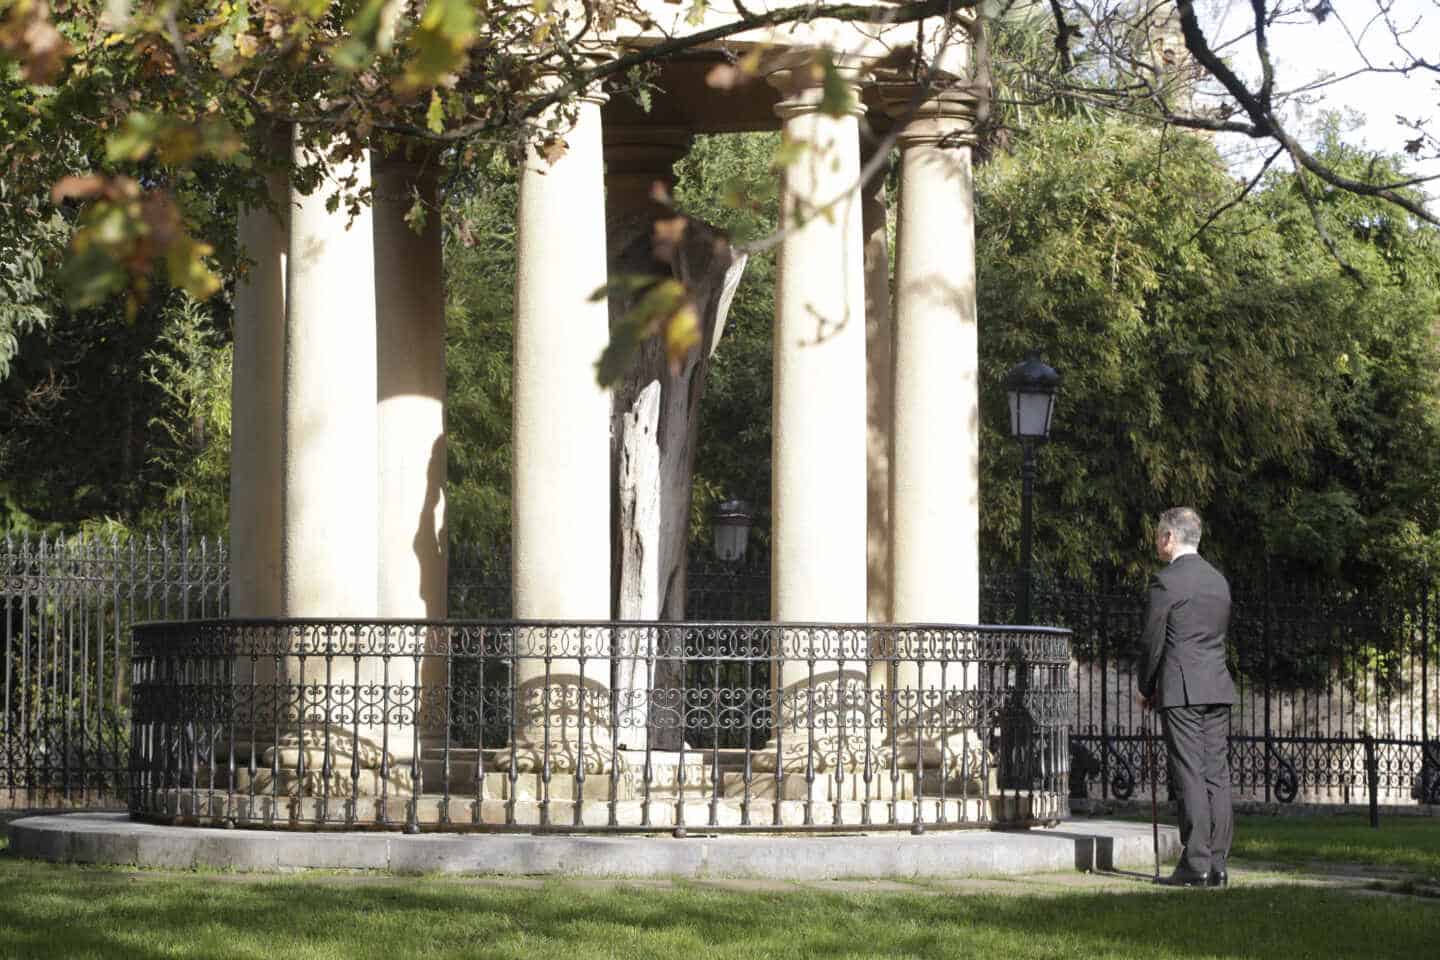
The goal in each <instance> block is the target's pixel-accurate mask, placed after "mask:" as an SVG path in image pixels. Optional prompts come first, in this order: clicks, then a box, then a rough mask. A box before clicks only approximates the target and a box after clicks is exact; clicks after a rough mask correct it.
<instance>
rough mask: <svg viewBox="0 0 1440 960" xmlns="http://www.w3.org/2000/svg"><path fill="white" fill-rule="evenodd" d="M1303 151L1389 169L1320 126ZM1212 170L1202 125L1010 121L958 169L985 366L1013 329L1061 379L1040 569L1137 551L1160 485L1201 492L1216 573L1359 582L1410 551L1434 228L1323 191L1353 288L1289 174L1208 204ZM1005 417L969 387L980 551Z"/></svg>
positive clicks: (1010, 346)
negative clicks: (977, 158)
mask: <svg viewBox="0 0 1440 960" xmlns="http://www.w3.org/2000/svg"><path fill="white" fill-rule="evenodd" d="M1162 138H1163V139H1164V143H1163V144H1162V143H1161V142H1160V141H1161V139H1162ZM1318 155H1320V156H1322V157H1323V158H1324V159H1325V162H1326V163H1327V164H1329V165H1332V166H1334V167H1335V168H1336V169H1338V170H1342V171H1344V170H1352V169H1355V168H1359V167H1368V168H1369V169H1372V170H1376V171H1384V170H1393V169H1394V168H1393V166H1391V165H1389V164H1387V163H1386V162H1384V161H1383V160H1381V159H1378V158H1374V157H1366V156H1364V155H1362V154H1359V153H1357V152H1355V151H1353V150H1349V149H1347V148H1344V147H1342V146H1340V145H1339V144H1338V143H1336V142H1334V141H1333V139H1332V140H1331V141H1330V142H1329V143H1328V144H1327V145H1326V146H1324V147H1323V148H1322V150H1321V151H1320V152H1319V154H1318ZM1300 176H1304V174H1301V175H1300ZM1161 183H1163V184H1164V185H1165V189H1159V185H1160V184H1161ZM1229 183H1230V180H1229V178H1228V176H1227V174H1226V173H1225V171H1224V169H1223V168H1222V167H1221V165H1220V164H1219V162H1218V159H1217V157H1216V155H1215V153H1214V150H1213V148H1212V147H1211V145H1210V144H1209V143H1208V142H1207V141H1206V140H1205V139H1203V138H1199V137H1195V136H1190V135H1178V136H1177V135H1175V134H1173V133H1172V134H1168V135H1166V134H1162V133H1157V132H1154V131H1151V130H1147V129H1144V128H1140V127H1136V126H1135V125H1130V124H1123V123H1118V122H1110V123H1106V124H1099V125H1097V124H1094V123H1088V122H1085V121H1077V120H1057V121H1054V122H1049V123H1044V124H1037V125H1034V126H1032V127H1030V128H1029V129H1028V131H1027V133H1026V136H1025V137H1024V138H1023V140H1020V141H1019V142H1017V144H1016V145H1015V149H1014V152H1013V153H1011V154H1004V155H1000V156H998V157H997V159H996V160H995V162H994V163H992V164H991V165H990V166H988V167H987V168H984V169H983V170H982V172H981V174H980V177H979V181H978V190H979V194H980V196H979V202H978V209H979V220H978V228H977V251H978V270H979V299H980V303H979V310H978V313H979V317H980V324H981V334H980V344H981V354H982V372H983V374H984V376H985V381H984V382H986V383H990V384H999V383H1000V382H1001V378H1002V377H1003V375H1004V372H1005V370H1006V368H1007V367H1008V366H1009V365H1010V364H1013V363H1014V362H1015V361H1016V360H1017V359H1018V358H1019V357H1020V356H1021V355H1022V354H1023V352H1024V351H1025V350H1026V349H1036V348H1038V349H1040V350H1041V351H1042V353H1043V354H1044V355H1045V357H1046V359H1047V360H1048V361H1049V362H1051V363H1052V364H1054V365H1055V366H1056V367H1057V368H1058V369H1060V370H1061V371H1062V372H1063V374H1064V376H1065V382H1064V386H1063V392H1062V398H1061V405H1060V408H1059V411H1058V412H1057V414H1056V430H1055V433H1054V442H1053V443H1051V444H1049V445H1048V446H1047V447H1045V448H1043V449H1042V450H1041V453H1040V478H1041V486H1040V489H1041V503H1042V506H1041V508H1040V509H1039V510H1038V511H1037V515H1038V517H1039V522H1040V533H1039V536H1038V537H1037V544H1038V555H1039V556H1040V557H1041V562H1042V564H1044V565H1047V566H1049V567H1050V568H1051V569H1052V570H1054V571H1056V572H1064V573H1070V574H1079V575H1089V574H1091V573H1093V572H1095V571H1097V570H1102V569H1107V568H1111V569H1120V570H1130V571H1133V570H1137V569H1143V568H1145V566H1146V565H1147V564H1148V563H1149V562H1150V556H1149V554H1150V551H1149V549H1148V541H1149V526H1148V524H1149V521H1150V518H1151V517H1152V516H1153V515H1154V514H1156V513H1158V511H1159V510H1161V509H1163V508H1164V507H1166V506H1170V505H1173V504H1175V503H1189V504H1193V505H1195V506H1196V507H1198V508H1199V509H1200V510H1201V512H1202V514H1204V515H1205V516H1206V518H1207V521H1208V522H1209V525H1210V530H1211V533H1210V535H1209V536H1208V537H1207V549H1209V550H1210V551H1211V552H1213V553H1214V554H1215V555H1216V556H1218V557H1219V558H1220V560H1221V562H1222V564H1223V565H1224V566H1226V567H1227V568H1228V569H1230V570H1232V571H1233V572H1237V573H1246V574H1248V573H1254V572H1255V570H1256V568H1257V565H1258V564H1259V563H1260V562H1261V560H1262V559H1263V557H1264V556H1265V554H1266V553H1273V554H1276V555H1278V556H1279V557H1281V558H1282V559H1284V560H1286V561H1288V562H1289V563H1290V564H1291V565H1292V566H1293V567H1295V568H1296V569H1298V570H1300V571H1304V572H1309V573H1317V574H1318V573H1324V574H1328V575H1331V576H1335V575H1340V576H1344V577H1346V578H1348V579H1350V580H1351V581H1352V582H1367V583H1374V582H1376V581H1377V580H1378V579H1383V578H1384V577H1385V576H1386V575H1388V574H1392V573H1395V572H1397V571H1398V570H1399V569H1401V568H1402V567H1404V566H1406V565H1407V564H1413V563H1416V562H1418V561H1422V560H1426V559H1429V558H1430V557H1431V556H1432V555H1433V552H1434V549H1435V540H1434V533H1435V531H1436V523H1437V520H1440V516H1437V513H1436V509H1437V501H1436V497H1435V494H1434V492H1433V491H1434V490H1435V489H1436V488H1435V482H1436V480H1440V476H1437V473H1436V469H1437V462H1436V459H1435V456H1434V453H1433V451H1434V450H1435V448H1436V442H1437V440H1440V435H1437V429H1440V426H1437V419H1436V411H1435V399H1436V381H1435V369H1436V344H1435V340H1434V333H1433V330H1432V325H1433V323H1434V317H1435V316H1436V311H1437V307H1440V245H1437V237H1436V234H1435V232H1434V231H1433V230H1430V229H1428V228H1426V227H1423V226H1417V225H1416V224H1415V223H1414V222H1413V221H1411V220H1410V218H1408V217H1407V216H1406V215H1405V214H1404V213H1403V211H1400V210H1398V209H1397V208H1395V207H1394V206H1392V205H1387V204H1385V203H1383V202H1376V201H1374V200H1371V199H1367V198H1364V197H1360V196H1357V195H1355V194H1352V193H1347V192H1345V191H1340V190H1328V191H1326V192H1325V193H1323V194H1322V195H1321V196H1320V198H1319V200H1320V208H1319V209H1320V214H1321V217H1322V222H1323V224H1324V226H1325V228H1326V230H1327V232H1328V233H1329V235H1330V237H1331V238H1332V241H1333V242H1334V243H1335V244H1336V245H1337V247H1338V248H1339V250H1340V251H1341V253H1342V255H1343V256H1344V258H1345V260H1346V261H1348V262H1349V263H1350V264H1353V265H1355V268H1356V269H1357V270H1358V271H1359V272H1360V275H1361V276H1362V277H1363V278H1364V283H1363V284H1361V283H1356V282H1355V281H1354V279H1353V278H1352V277H1351V276H1350V275H1349V273H1348V272H1347V270H1346V269H1345V268H1344V267H1342V266H1341V265H1340V264H1338V263H1337V262H1336V261H1335V260H1334V259H1332V258H1330V257H1329V256H1327V255H1326V253H1325V251H1324V247H1323V245H1322V241H1321V240H1320V239H1319V238H1318V236H1317V234H1316V233H1315V231H1314V229H1313V227H1312V216H1311V211H1310V210H1309V209H1308V204H1307V200H1306V199H1305V197H1304V196H1303V188H1302V187H1301V186H1300V185H1299V183H1298V182H1297V176H1296V175H1294V174H1272V175H1271V176H1270V177H1269V178H1268V179H1267V180H1266V181H1265V183H1264V184H1263V186H1262V188H1261V189H1259V190H1258V191H1257V193H1256V195H1255V197H1254V198H1253V202H1251V203H1249V204H1246V205H1244V206H1241V207H1237V208H1235V209H1233V210H1230V211H1228V212H1227V213H1226V214H1225V215H1224V216H1223V217H1220V218H1218V219H1214V220H1212V219H1211V213H1212V211H1213V202H1214V201H1213V198H1214V197H1215V196H1217V195H1218V194H1220V193H1221V192H1222V191H1223V190H1224V189H1226V187H1227V186H1228V185H1229ZM1005 417H1006V414H1005V411H1004V410H1003V397H1002V394H1001V391H999V390H998V389H992V390H991V391H990V393H989V395H988V397H987V409H986V416H985V435H984V440H983V442H982V466H983V469H984V471H985V472H984V479H983V482H982V491H983V492H984V504H983V506H982V510H981V518H982V524H983V527H982V529H983V536H984V541H983V542H984V548H983V549H984V550H985V552H986V553H987V554H989V555H990V556H991V557H994V556H997V555H998V556H1001V557H1006V558H1008V557H1013V556H1014V555H1015V549H1016V546H1015V545H1016V540H1017V535H1018V529H1017V528H1018V504H1017V502H1016V500H1017V498H1018V483H1017V482H1016V481H1015V479H1014V478H1015V476H1016V473H1017V471H1018V451H1016V450H1015V449H1014V444H1013V442H1011V441H1010V440H1009V439H1008V436H1007V433H1008V423H1007V421H1006V419H1005ZM1402 477H1403V479H1400V478H1402Z"/></svg>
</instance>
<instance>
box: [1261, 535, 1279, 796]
mask: <svg viewBox="0 0 1440 960" xmlns="http://www.w3.org/2000/svg"><path fill="white" fill-rule="evenodd" d="M1272 596H1273V585H1272V583H1271V579H1270V559H1269V558H1268V557H1267V558H1266V559H1265V598H1264V602H1263V603H1262V604H1261V607H1262V610H1263V620H1262V621H1261V626H1260V639H1261V643H1262V644H1263V645H1264V650H1265V662H1264V676H1263V681H1264V684H1265V687H1264V694H1265V751H1264V754H1265V761H1264V776H1265V802H1266V803H1269V802H1270V778H1271V770H1270V755H1271V753H1272V751H1273V750H1274V749H1275V739H1274V738H1275V733H1274V730H1273V729H1272V727H1271V726H1270V678H1271V675H1272V674H1273V673H1274V657H1273V652H1274V651H1273V644H1272V640H1271V636H1270V634H1271V631H1272V622H1273V620H1274V615H1273V610H1272V608H1271V605H1270V603H1271V597H1272Z"/></svg>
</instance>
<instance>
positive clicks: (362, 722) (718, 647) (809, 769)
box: [129, 620, 1071, 832]
mask: <svg viewBox="0 0 1440 960" xmlns="http://www.w3.org/2000/svg"><path fill="white" fill-rule="evenodd" d="M664 659H674V660H676V661H678V667H679V669H677V670H673V671H668V672H667V671H661V670H659V669H658V667H659V666H660V664H661V661H662V660H664ZM132 663H133V678H132V698H133V699H132V703H133V711H134V712H133V736H132V739H131V744H132V748H131V758H130V761H131V762H130V767H131V782H130V797H129V805H130V810H131V812H132V814H134V815H136V816H139V817H143V818H148V819H160V820H165V821H180V822H187V823H221V824H227V825H231V824H233V825H245V826H261V827H275V828H285V827H316V826H336V827H389V828H396V829H405V830H409V831H416V830H424V829H437V830H464V829H469V830H507V829H509V830H527V831H533V830H545V829H555V830H566V831H576V830H579V831H602V832H603V831H626V830H657V829H665V830H674V831H676V832H684V831H685V830H687V829H703V830H706V831H713V830H746V829H751V830H774V829H784V830H790V829H800V830H809V829H815V830H823V829H853V828H856V827H865V828H867V829H885V828H897V829H909V830H912V831H915V832H922V831H924V830H926V829H932V828H945V827H967V826H969V827H975V826H992V825H996V824H1003V825H1030V824H1036V823H1046V822H1053V821H1054V820H1057V819H1058V818H1060V817H1062V816H1064V815H1065V814H1066V812H1067V807H1066V797H1067V796H1068V781H1067V771H1068V758H1069V751H1068V747H1067V742H1068V741H1067V736H1068V731H1067V720H1068V712H1069V703H1070V698H1071V692H1070V690H1069V663H1070V651H1069V633H1068V631H1064V630H1056V629H1046V628H1028V627H1027V628H1016V627H991V626H978V627H977V626H931V625H909V626H907V625H873V624H871V625H866V624H773V623H746V622H730V623H626V622H599V623H553V622H538V621H530V622H518V621H505V622H501V621H425V622H418V621H417V622H408V621H407V622H401V621H319V620H304V621H300V620H280V621H232V620H208V621H191V622H166V623H152V624H142V625H139V626H137V627H136V628H135V641H134V650H133V654H132ZM661 676H671V677H674V678H676V679H675V681H674V682H673V683H669V684H663V685H662V684H660V683H658V682H656V681H655V679H654V678H656V677H661Z"/></svg>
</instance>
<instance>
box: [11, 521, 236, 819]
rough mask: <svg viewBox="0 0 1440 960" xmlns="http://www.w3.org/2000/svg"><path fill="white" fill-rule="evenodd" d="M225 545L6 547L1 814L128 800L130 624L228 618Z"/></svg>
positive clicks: (177, 529)
mask: <svg viewBox="0 0 1440 960" xmlns="http://www.w3.org/2000/svg"><path fill="white" fill-rule="evenodd" d="M227 585H228V560H227V557H226V552H225V545H224V544H223V543H214V542H211V541H208V540H206V539H205V538H194V537H192V536H191V535H190V531H189V529H188V524H187V523H186V522H185V520H184V514H183V513H182V522H181V523H180V524H178V525H176V526H174V527H166V528H164V529H162V530H161V531H160V532H159V533H158V534H154V535H148V536H143V537H132V538H129V539H126V540H123V541H122V540H120V539H119V538H118V537H110V538H80V537H77V538H65V537H56V538H50V537H45V536H41V537H37V538H30V537H23V536H22V537H18V538H17V537H9V536H7V537H6V538H5V539H4V541H3V543H0V638H3V646H0V655H3V665H0V673H3V687H0V805H3V806H15V807H27V808H35V807H48V806H60V805H69V804H78V805H90V804H98V805H116V804H120V803H123V802H124V790H125V783H126V777H127V771H128V766H127V764H128V749H129V736H130V715H129V689H128V687H129V654H130V627H131V625H132V624H133V623H135V622H136V621H139V620H143V619H154V618H170V617H203V616H217V615H223V614H224V613H225V609H226V594H227Z"/></svg>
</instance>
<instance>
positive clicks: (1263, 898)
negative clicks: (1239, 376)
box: [0, 861, 1440, 960]
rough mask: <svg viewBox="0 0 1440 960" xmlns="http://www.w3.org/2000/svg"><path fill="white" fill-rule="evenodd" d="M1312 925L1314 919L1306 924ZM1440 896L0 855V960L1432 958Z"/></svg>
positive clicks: (1439, 928)
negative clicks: (419, 874)
mask: <svg viewBox="0 0 1440 960" xmlns="http://www.w3.org/2000/svg"><path fill="white" fill-rule="evenodd" d="M1318 918H1324V922H1323V923H1319V922H1316V921H1317V919H1318ZM1437 936H1440V904H1436V903H1434V902H1432V901H1425V900H1421V899H1418V898H1388V897H1387V898H1371V897H1359V896H1356V895H1353V894H1345V893H1338V892H1328V891H1318V890H1311V889H1301V888H1252V889H1250V890H1244V889H1232V890H1229V891H1225V892H1223V893H1209V892H1188V891H1187V892H1178V893H1155V892H1148V891H1144V890H1141V889H1137V891H1136V892H1134V893H1076V894H1068V895H1060V896H1000V895H965V896H931V895H921V894H914V895H904V894H885V895H863V894H855V895H846V894H828V893H814V892H808V891H795V892H784V893H734V892H728V891H725V892H722V891H716V890H706V889H697V888H688V889H687V888H683V887H682V888H680V889H673V890H647V889H643V888H638V889H637V888H631V889H627V888H625V887H616V888H613V889H607V890H603V891H600V890H595V889H591V888H586V887H577V886H575V885H572V884H565V883H554V884H550V885H547V886H545V887H543V888H541V889H538V890H532V889H522V888H514V887H512V888H505V887H491V886H473V885H465V884H459V883H454V882H446V881H441V880H422V879H414V880H407V879H403V878H400V879H394V880H387V881H384V882H383V883H378V884H377V883H366V884H360V885H336V884H334V883H320V882H317V881H314V880H293V879H292V880H245V881H236V880H230V879H220V878H215V877H209V878H207V877H205V876H203V875H194V876H181V877H174V878H166V879H148V878H147V879H141V880H136V879H131V878H129V877H127V875H126V874H124V873H123V872H119V871H101V870H83V869H78V868H73V867H71V868H62V867H49V866H39V865H34V864H18V863H16V862H15V861H0V955H3V956H6V957H52V956H54V957H120V956H123V957H136V958H152V957H256V958H260V957H266V958H268V957H285V958H287V960H289V958H331V957H333V958H337V960H338V958H365V957H376V958H395V957H412V956H414V957H426V958H436V957H452V956H453V957H486V958H490V957H494V958H543V957H556V958H577V960H582V958H601V957H605V958H622V957H623V958H627V960H628V958H643V957H656V958H666V960H676V958H693V957H717V958H732V957H733V958H750V957H757V958H758V957H783V958H787V960H789V958H799V957H825V958H851V957H854V958H862V957H936V958H940V957H944V958H952V957H967V956H977V955H978V956H990V957H997V958H1012V957H1013V958H1052V957H1053V958H1060V957H1065V958H1071V957H1075V958H1091V957H1094V958H1131V957H1145V958H1147V960H1149V958H1201V957H1247V958H1248V957H1256V958H1260V957H1276V958H1282V957H1283V958H1302V957H1327V958H1329V957H1357V958H1361V957H1364V958H1385V957H1396V958H1401V957H1403V958H1407V960H1413V958H1415V957H1423V956H1429V955H1432V952H1433V950H1434V947H1435V943H1436V937H1437Z"/></svg>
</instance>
